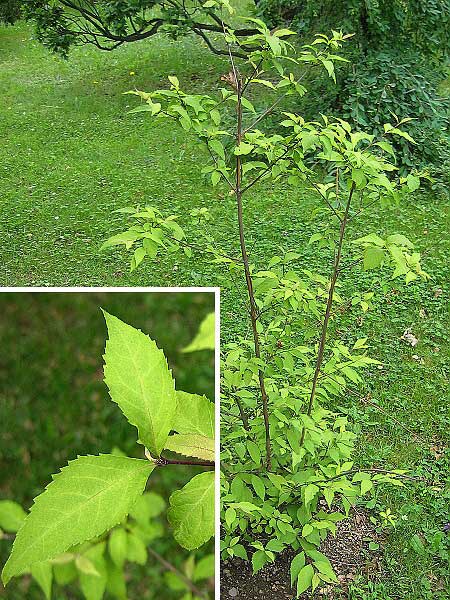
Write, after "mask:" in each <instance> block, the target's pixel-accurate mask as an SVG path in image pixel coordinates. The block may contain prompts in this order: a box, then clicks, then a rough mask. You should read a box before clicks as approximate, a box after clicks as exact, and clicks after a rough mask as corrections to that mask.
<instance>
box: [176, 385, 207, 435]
mask: <svg viewBox="0 0 450 600" xmlns="http://www.w3.org/2000/svg"><path fill="white" fill-rule="evenodd" d="M176 399H177V410H176V412H175V420H174V423H173V427H172V428H173V430H174V431H177V432H178V433H198V434H199V435H204V436H206V437H209V438H214V422H215V414H214V410H215V407H214V404H213V403H212V402H210V401H209V400H208V399H207V398H206V397H205V396H198V395H197V394H188V393H187V392H178V391H177V392H176Z"/></svg>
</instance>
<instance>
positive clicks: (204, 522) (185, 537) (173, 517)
mask: <svg viewBox="0 0 450 600" xmlns="http://www.w3.org/2000/svg"><path fill="white" fill-rule="evenodd" d="M169 504H170V508H169V510H168V512H167V518H168V520H169V523H170V524H171V525H172V527H173V529H174V533H173V535H174V537H175V539H176V540H177V542H178V543H179V544H180V546H183V548H186V549H187V550H194V549H195V548H198V547H199V546H202V545H203V544H205V543H206V542H207V541H208V540H209V539H210V537H211V536H213V535H214V472H213V471H208V472H206V473H200V475H196V476H195V477H193V478H192V479H191V480H190V481H189V482H188V483H187V484H186V485H185V486H184V487H183V488H182V489H181V490H177V491H176V492H174V493H173V494H172V495H171V496H170V499H169Z"/></svg>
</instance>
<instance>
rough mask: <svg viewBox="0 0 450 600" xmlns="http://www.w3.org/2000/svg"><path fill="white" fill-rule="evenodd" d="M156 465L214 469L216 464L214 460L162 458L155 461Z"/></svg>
mask: <svg viewBox="0 0 450 600" xmlns="http://www.w3.org/2000/svg"><path fill="white" fill-rule="evenodd" d="M154 463H155V464H156V465H158V467H165V466H167V465H190V466H193V467H214V465H215V463H214V461H213V460H178V459H173V458H166V457H165V456H160V457H159V458H155V459H154Z"/></svg>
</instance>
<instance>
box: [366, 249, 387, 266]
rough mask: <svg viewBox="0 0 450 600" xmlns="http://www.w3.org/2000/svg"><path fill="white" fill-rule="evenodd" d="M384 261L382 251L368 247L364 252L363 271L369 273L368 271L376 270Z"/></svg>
mask: <svg viewBox="0 0 450 600" xmlns="http://www.w3.org/2000/svg"><path fill="white" fill-rule="evenodd" d="M383 259H384V250H383V248H379V247H378V246H369V247H368V248H365V250H364V258H363V264H364V270H365V271H369V270H370V269H376V268H378V267H379V266H380V265H381V263H382V262H383Z"/></svg>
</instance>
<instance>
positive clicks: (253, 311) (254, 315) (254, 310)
mask: <svg viewBox="0 0 450 600" xmlns="http://www.w3.org/2000/svg"><path fill="white" fill-rule="evenodd" d="M224 31H225V26H224ZM227 46H228V51H229V57H230V62H231V68H232V72H233V77H234V84H235V89H236V94H237V105H236V111H237V126H236V145H237V146H239V144H240V143H241V140H242V80H241V77H240V75H239V73H238V71H237V69H236V66H235V64H234V60H233V55H232V54H231V49H230V46H229V44H227ZM235 177H236V188H235V194H236V204H237V216H238V227H239V243H240V247H241V255H242V261H243V263H244V273H245V282H246V285H247V293H248V299H249V304H250V321H251V326H252V334H253V344H254V349H255V357H256V358H258V359H260V358H261V347H260V341H259V333H258V325H257V320H258V307H257V305H256V300H255V294H254V291H253V280H252V276H251V273H250V265H249V258H248V254H247V247H246V243H245V233H244V217H243V206H242V194H243V189H242V163H241V156H240V155H236V173H235ZM258 380H259V389H260V392H261V401H262V409H263V416H264V429H265V440H266V466H267V469H268V470H269V471H270V470H271V468H272V459H271V443H270V426H269V409H268V396H267V392H266V386H265V382H264V373H263V371H262V370H261V369H260V368H259V369H258Z"/></svg>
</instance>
